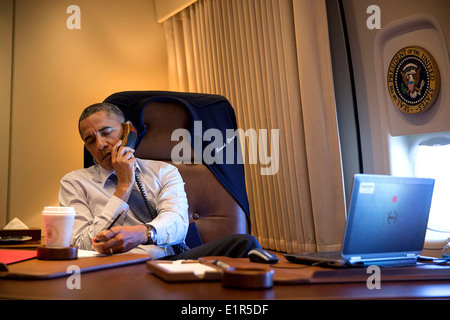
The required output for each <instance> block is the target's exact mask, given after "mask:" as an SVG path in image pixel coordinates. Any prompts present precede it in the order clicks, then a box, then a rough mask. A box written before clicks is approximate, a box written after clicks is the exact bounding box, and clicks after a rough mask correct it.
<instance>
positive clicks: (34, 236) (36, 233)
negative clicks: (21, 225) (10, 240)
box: [0, 228, 41, 243]
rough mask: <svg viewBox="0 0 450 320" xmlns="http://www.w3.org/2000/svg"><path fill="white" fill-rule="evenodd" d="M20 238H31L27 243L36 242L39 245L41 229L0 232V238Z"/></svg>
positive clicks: (3, 230)
mask: <svg viewBox="0 0 450 320" xmlns="http://www.w3.org/2000/svg"><path fill="white" fill-rule="evenodd" d="M7 236H9V237H11V236H14V237H22V236H28V237H31V240H29V241H27V243H30V242H36V241H38V242H39V243H41V229H39V228H30V229H8V230H5V229H2V230H0V237H7Z"/></svg>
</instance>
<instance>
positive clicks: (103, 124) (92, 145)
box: [80, 111, 122, 170]
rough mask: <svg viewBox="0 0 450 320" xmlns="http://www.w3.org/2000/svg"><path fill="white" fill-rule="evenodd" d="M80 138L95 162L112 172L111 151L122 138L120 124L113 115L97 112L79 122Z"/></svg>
mask: <svg viewBox="0 0 450 320" xmlns="http://www.w3.org/2000/svg"><path fill="white" fill-rule="evenodd" d="M80 133H81V138H82V139H83V141H84V145H85V147H86V149H87V150H88V151H89V152H90V154H91V155H92V156H93V157H94V159H95V161H96V162H97V163H98V164H99V165H101V166H102V167H103V168H105V169H107V170H112V168H113V167H112V164H111V149H112V147H113V146H114V145H115V144H116V143H117V142H118V141H119V140H120V139H121V138H122V124H121V123H120V122H119V120H118V119H117V118H116V117H115V116H114V115H108V113H107V112H106V111H99V112H97V113H94V114H93V115H91V116H90V117H87V118H85V119H83V120H81V122H80Z"/></svg>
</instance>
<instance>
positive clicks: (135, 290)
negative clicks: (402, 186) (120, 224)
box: [0, 263, 450, 300]
mask: <svg viewBox="0 0 450 320" xmlns="http://www.w3.org/2000/svg"><path fill="white" fill-rule="evenodd" d="M80 279H81V281H80V285H81V289H68V286H67V280H68V278H67V277H62V278H56V279H49V280H13V279H0V299H99V300H103V299H105V300H114V299H130V300H141V299H152V300H253V299H258V300H259V299H270V300H272V299H327V300H328V299H434V298H450V281H449V280H444V281H442V280H440V281H428V280H427V281H425V280H420V281H399V282H381V289H372V290H370V289H369V288H368V287H367V285H366V283H345V284H300V285H279V284H276V285H275V286H274V287H273V288H271V289H266V290H239V289H230V288H224V287H222V284H221V282H217V281H215V282H194V283H167V282H165V281H164V280H161V279H160V278H158V277H156V276H155V275H153V274H152V273H150V272H149V271H148V270H147V268H146V264H145V263H138V264H134V265H128V266H122V267H117V268H112V269H106V270H100V271H94V272H87V273H82V274H81V278H80Z"/></svg>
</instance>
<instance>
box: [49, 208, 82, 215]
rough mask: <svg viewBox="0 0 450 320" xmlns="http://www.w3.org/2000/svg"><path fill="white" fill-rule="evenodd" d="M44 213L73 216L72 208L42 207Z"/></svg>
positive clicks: (73, 209) (73, 210)
mask: <svg viewBox="0 0 450 320" xmlns="http://www.w3.org/2000/svg"><path fill="white" fill-rule="evenodd" d="M43 212H44V213H46V214H58V213H59V214H61V213H66V214H67V213H68V214H75V213H76V212H75V208H74V207H44V211H43Z"/></svg>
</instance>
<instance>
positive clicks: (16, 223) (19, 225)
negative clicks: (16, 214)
mask: <svg viewBox="0 0 450 320" xmlns="http://www.w3.org/2000/svg"><path fill="white" fill-rule="evenodd" d="M3 229H4V230H12V229H16V230H23V229H29V228H28V227H27V226H26V225H25V224H24V223H23V222H22V221H20V220H19V219H18V218H14V219H12V220H11V221H10V222H9V223H8V224H7V225H6V226H5V227H4V228H3Z"/></svg>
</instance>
